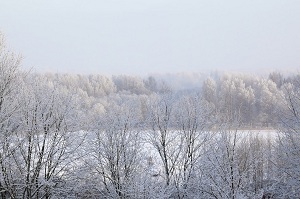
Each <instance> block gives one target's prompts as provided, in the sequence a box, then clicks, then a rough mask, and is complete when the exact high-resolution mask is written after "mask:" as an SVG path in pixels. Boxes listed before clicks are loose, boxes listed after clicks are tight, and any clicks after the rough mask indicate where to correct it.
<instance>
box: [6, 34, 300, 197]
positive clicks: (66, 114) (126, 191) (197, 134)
mask: <svg viewBox="0 0 300 199" xmlns="http://www.w3.org/2000/svg"><path fill="white" fill-rule="evenodd" d="M21 60H22V58H21V57H20V56H18V55H16V54H15V53H13V52H11V51H10V50H9V49H8V48H7V47H6V45H5V41H4V36H3V35H2V34H1V33H0V198H1V199H6V198H15V199H17V198H24V199H25V198H26V199H31V198H36V199H40V198H45V199H50V198H70V199H71V198H78V199H79V198H80V199H81V198H82V199H83V198H90V199H93V198H120V199H125V198H126V199H127V198H128V199H131V198H132V199H142V198H143V199H146V198H153V199H154V198H161V199H163V198H172V199H183V198H187V199H192V198H194V199H198V198H199V199H201V198H203V199H208V198H215V199H221V198H222V199H226V198H228V199H244V198H299V197H300V191H299V190H300V74H289V75H283V74H282V73H280V72H276V71H275V72H271V73H270V74H268V75H265V76H264V75H254V74H242V73H225V72H224V73H211V74H209V75H206V76H205V75H204V76H199V75H193V76H190V77H185V76H176V75H174V76H173V81H175V82H176V78H181V80H182V79H184V80H185V82H187V83H186V84H185V85H184V86H182V85H180V83H179V84H178V85H175V84H172V83H170V82H168V81H167V80H164V79H163V78H159V77H157V76H155V75H153V76H148V77H139V76H130V75H116V76H105V75H100V74H92V75H80V74H78V75H75V74H54V73H53V74H52V73H44V74H41V73H32V72H30V71H25V70H23V69H22V67H21ZM185 78H186V79H185ZM189 82H190V85H191V84H192V83H191V82H194V83H193V86H190V87H189V86H188V85H189ZM177 83H178V81H177ZM182 84H183V83H182Z"/></svg>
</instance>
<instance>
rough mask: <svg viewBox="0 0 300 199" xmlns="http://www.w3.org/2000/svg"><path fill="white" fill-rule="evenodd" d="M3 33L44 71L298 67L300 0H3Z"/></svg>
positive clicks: (29, 62)
mask: <svg viewBox="0 0 300 199" xmlns="http://www.w3.org/2000/svg"><path fill="white" fill-rule="evenodd" d="M0 31H2V32H3V33H4V34H5V35H6V40H7V43H8V45H9V46H10V47H11V48H12V49H13V50H14V51H16V52H19V53H21V54H22V55H23V56H24V61H23V65H24V66H25V67H27V68H30V67H33V68H34V70H35V71H38V72H70V73H85V74H89V73H101V74H124V73H126V74H139V75H145V74H149V73H167V72H175V73H176V72H183V71H184V72H203V71H211V70H223V71H224V70H229V71H241V72H253V71H263V70H272V69H274V70H284V69H289V70H298V69H300V0H218V1H217V0H205V1H204V0H184V1H183V0H86V1H83V0H81V1H79V0H51V1H50V0H48V1H41V0H27V1H21V0H0Z"/></svg>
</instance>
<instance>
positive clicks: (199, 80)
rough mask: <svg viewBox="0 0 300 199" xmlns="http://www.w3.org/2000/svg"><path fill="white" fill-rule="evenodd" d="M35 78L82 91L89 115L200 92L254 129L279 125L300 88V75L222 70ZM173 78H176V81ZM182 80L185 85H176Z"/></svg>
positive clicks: (217, 108)
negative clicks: (127, 102) (293, 90)
mask: <svg viewBox="0 0 300 199" xmlns="http://www.w3.org/2000/svg"><path fill="white" fill-rule="evenodd" d="M30 76H31V77H30V78H33V79H34V78H38V79H43V81H46V82H47V84H49V85H51V86H54V85H55V87H56V88H58V89H60V90H64V92H68V93H70V94H73V95H78V96H79V97H80V99H81V103H82V104H81V105H82V108H83V109H84V110H85V111H87V114H90V113H95V114H104V113H105V112H106V111H107V110H108V109H109V108H110V106H111V105H112V104H114V105H118V103H119V102H120V101H122V100H120V99H122V98H124V99H128V98H131V99H132V100H136V101H139V102H140V103H142V104H141V108H142V107H143V106H145V104H143V103H145V102H146V100H147V98H149V97H150V98H151V97H153V96H155V95H163V94H166V93H168V94H171V95H173V101H174V102H175V101H176V100H177V99H180V98H181V97H182V96H189V95H190V96H195V95H197V96H198V97H199V98H201V99H204V100H206V101H207V102H208V103H210V104H211V105H212V106H213V107H214V109H215V112H218V115H219V116H221V115H224V116H225V115H226V118H228V116H229V117H230V118H232V119H234V117H235V116H234V115H235V114H236V113H239V122H240V128H242V129H248V130H250V129H265V128H270V129H272V128H275V127H274V125H276V123H277V119H278V118H276V115H277V114H276V112H277V111H278V110H277V109H278V107H279V106H281V105H280V103H282V99H283V98H284V93H285V91H286V89H287V87H288V86H289V85H294V86H299V85H298V84H299V79H300V75H299V74H295V75H289V76H284V75H283V74H281V73H280V72H271V73H270V74H269V75H268V76H267V77H263V76H256V75H248V74H243V73H238V74H237V73H217V72H215V73H214V74H213V75H211V76H207V75H200V74H195V75H193V74H190V75H182V76H181V75H180V74H179V75H176V74H174V75H170V74H169V75H168V79H167V80H166V81H165V80H164V79H162V77H163V75H161V76H157V77H155V76H149V77H146V78H141V77H139V76H130V75H119V76H112V77H110V76H104V75H99V74H94V75H80V74H78V75H74V74H51V73H47V74H30ZM172 77H173V78H174V79H175V80H174V79H173V80H171V78H172ZM184 78H188V79H187V80H184ZM193 78H195V79H193ZM176 79H178V81H179V82H182V83H183V84H184V86H180V83H179V84H178V83H177V84H174V83H173V82H174V81H176ZM170 83H173V84H170ZM235 119H236V118H235Z"/></svg>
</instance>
